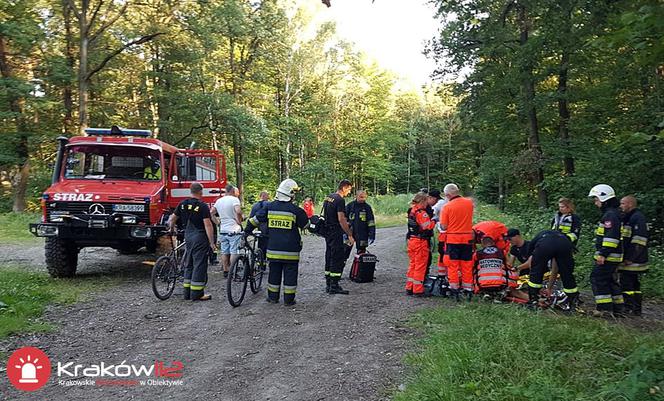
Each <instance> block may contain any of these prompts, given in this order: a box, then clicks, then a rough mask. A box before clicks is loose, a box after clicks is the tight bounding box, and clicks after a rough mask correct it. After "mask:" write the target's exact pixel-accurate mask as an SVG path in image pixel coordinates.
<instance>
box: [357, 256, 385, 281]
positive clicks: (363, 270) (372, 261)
mask: <svg viewBox="0 0 664 401" xmlns="http://www.w3.org/2000/svg"><path fill="white" fill-rule="evenodd" d="M377 262H378V258H377V257H376V255H374V254H372V253H368V252H364V253H359V254H357V255H355V258H354V259H353V265H352V266H351V268H350V280H351V281H354V282H356V283H370V282H372V281H374V273H375V271H376V263H377Z"/></svg>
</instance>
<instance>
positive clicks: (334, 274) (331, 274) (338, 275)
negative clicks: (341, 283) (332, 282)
mask: <svg viewBox="0 0 664 401" xmlns="http://www.w3.org/2000/svg"><path fill="white" fill-rule="evenodd" d="M330 277H332V278H337V277H341V273H334V272H330Z"/></svg>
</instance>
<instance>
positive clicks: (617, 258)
mask: <svg viewBox="0 0 664 401" xmlns="http://www.w3.org/2000/svg"><path fill="white" fill-rule="evenodd" d="M600 256H602V255H601V254H600V253H599V252H595V260H597V259H599V257H600ZM606 261H607V262H622V261H623V254H622V253H610V254H609V255H608V256H606Z"/></svg>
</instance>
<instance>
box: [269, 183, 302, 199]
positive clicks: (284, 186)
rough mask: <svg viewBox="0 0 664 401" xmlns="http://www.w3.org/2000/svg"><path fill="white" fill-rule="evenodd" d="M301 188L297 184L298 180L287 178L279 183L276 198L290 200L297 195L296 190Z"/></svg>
mask: <svg viewBox="0 0 664 401" xmlns="http://www.w3.org/2000/svg"><path fill="white" fill-rule="evenodd" d="M299 190H300V188H299V187H298V186H297V182H295V180H292V179H290V178H287V179H285V180H283V181H282V182H281V184H279V187H278V188H277V195H276V196H275V198H277V200H278V201H282V202H289V201H290V200H292V199H293V197H294V196H295V192H297V191H299Z"/></svg>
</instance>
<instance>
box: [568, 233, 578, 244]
mask: <svg viewBox="0 0 664 401" xmlns="http://www.w3.org/2000/svg"><path fill="white" fill-rule="evenodd" d="M567 237H568V238H569V239H570V240H571V241H572V242H574V241H576V240H578V239H579V237H577V236H576V234H574V233H567Z"/></svg>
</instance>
